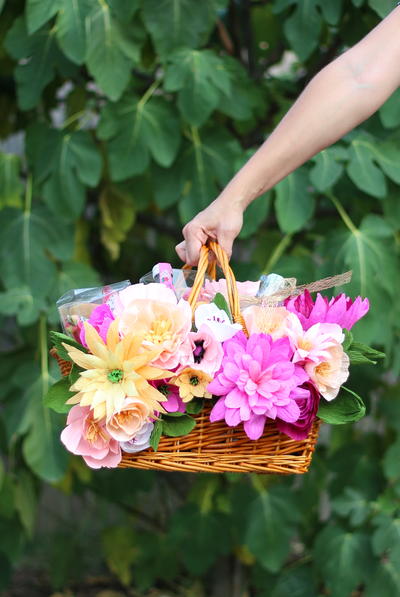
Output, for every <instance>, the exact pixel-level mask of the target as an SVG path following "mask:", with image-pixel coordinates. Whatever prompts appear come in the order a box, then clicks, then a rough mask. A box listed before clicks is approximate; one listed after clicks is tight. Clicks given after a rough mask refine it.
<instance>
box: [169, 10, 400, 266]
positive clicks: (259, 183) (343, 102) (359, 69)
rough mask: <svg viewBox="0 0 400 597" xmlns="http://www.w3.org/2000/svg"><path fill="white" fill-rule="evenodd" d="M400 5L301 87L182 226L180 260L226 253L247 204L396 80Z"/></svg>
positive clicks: (368, 110)
mask: <svg viewBox="0 0 400 597" xmlns="http://www.w3.org/2000/svg"><path fill="white" fill-rule="evenodd" d="M399 27H400V7H397V8H395V9H394V10H393V11H392V12H391V13H390V15H389V16H387V17H386V19H384V20H383V21H382V22H381V23H380V24H379V25H378V26H377V27H375V29H373V30H372V31H371V32H370V33H369V34H368V35H367V36H366V37H365V38H364V39H362V40H361V41H360V42H359V43H358V44H356V45H355V46H354V47H353V48H350V49H349V50H347V51H346V52H344V53H343V54H341V55H340V56H339V57H338V58H336V60H334V61H333V62H331V63H330V64H328V65H327V66H326V67H325V68H323V69H322V71H320V72H319V73H318V74H317V75H316V76H315V77H314V78H313V79H312V80H311V81H310V83H309V84H308V85H307V87H306V88H305V90H304V91H303V93H302V94H301V95H300V97H299V98H298V99H297V100H296V102H295V103H294V105H293V106H292V108H291V109H290V110H289V112H288V113H287V114H286V116H285V117H284V118H283V119H282V120H281V122H280V123H279V124H278V126H277V127H276V129H275V130H274V131H273V132H272V134H271V135H270V136H269V137H268V138H267V140H266V141H265V142H264V144H263V145H262V146H261V147H260V148H259V149H258V151H257V152H256V153H255V154H254V155H253V156H252V157H251V158H250V160H249V161H248V162H247V163H246V164H245V165H244V166H243V167H242V169H241V170H240V171H239V172H238V173H237V174H236V176H235V177H234V178H233V179H232V180H231V181H230V182H229V184H228V185H227V186H226V187H225V189H224V190H223V191H222V193H221V194H220V195H219V197H218V198H217V199H215V201H213V203H211V205H210V206H209V207H207V208H206V209H204V210H203V211H201V212H200V213H199V214H198V215H197V216H195V218H193V220H191V221H190V222H189V223H188V224H186V226H185V227H184V229H183V237H184V239H185V240H184V242H182V243H180V244H179V245H178V246H177V247H176V250H177V253H178V255H179V257H180V258H181V259H182V261H184V262H185V263H187V264H189V265H197V262H198V259H199V254H200V248H201V246H202V245H203V244H205V243H206V242H207V240H208V239H212V240H217V241H218V243H219V244H220V246H221V247H222V248H223V249H225V251H226V253H227V254H228V257H230V256H231V253H232V244H233V241H234V239H235V238H236V236H237V235H238V234H239V232H240V229H241V227H242V223H243V212H244V210H245V208H246V207H247V206H248V205H249V204H250V203H251V202H252V201H253V200H254V199H255V198H256V197H258V196H259V195H261V194H262V193H264V192H265V191H267V190H268V189H270V188H272V187H273V186H274V185H276V184H277V183H278V182H279V181H280V180H282V179H283V178H284V177H285V176H287V175H288V174H290V172H293V170H295V169H296V168H298V167H299V166H300V165H301V164H304V162H306V161H307V160H308V159H310V158H311V157H312V156H313V155H315V154H316V153H318V152H319V151H321V150H322V149H324V148H325V147H328V146H329V145H332V143H335V142H336V141H337V140H338V139H340V138H341V137H342V136H343V135H345V134H346V133H348V132H349V131H350V130H352V129H353V128H354V127H355V126H357V125H358V124H360V123H361V122H363V121H364V120H366V119H367V118H368V117H369V116H371V115H372V114H373V113H374V112H375V111H376V110H378V108H380V106H381V105H382V104H383V103H384V102H385V101H386V100H387V98H388V97H389V96H390V95H391V94H392V93H393V92H394V91H395V90H396V89H397V87H398V86H399V85H400V68H399V64H400V35H399Z"/></svg>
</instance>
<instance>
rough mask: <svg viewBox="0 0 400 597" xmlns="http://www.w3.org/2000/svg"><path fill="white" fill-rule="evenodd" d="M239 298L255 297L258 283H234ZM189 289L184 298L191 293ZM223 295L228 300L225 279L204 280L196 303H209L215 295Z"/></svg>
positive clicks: (248, 281)
mask: <svg viewBox="0 0 400 597" xmlns="http://www.w3.org/2000/svg"><path fill="white" fill-rule="evenodd" d="M236 284H237V287H238V291H239V296H252V297H253V296H255V295H256V294H257V291H258V288H259V286H260V282H251V281H250V280H247V281H246V282H236ZM191 290H192V289H191V288H189V289H188V290H187V291H186V293H185V294H184V298H186V299H187V297H188V296H189V294H190V292H191ZM218 293H220V294H223V295H224V297H225V299H226V300H228V291H227V288H226V280H225V278H220V279H219V280H206V281H205V282H204V288H202V289H201V292H200V294H199V298H198V301H199V302H205V303H210V302H211V301H212V300H213V298H214V296H215V295H216V294H218Z"/></svg>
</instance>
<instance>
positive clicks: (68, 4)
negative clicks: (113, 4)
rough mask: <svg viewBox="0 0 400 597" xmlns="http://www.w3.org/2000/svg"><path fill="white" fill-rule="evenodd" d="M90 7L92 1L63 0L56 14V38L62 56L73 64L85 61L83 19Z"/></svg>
mask: <svg viewBox="0 0 400 597" xmlns="http://www.w3.org/2000/svg"><path fill="white" fill-rule="evenodd" d="M92 6H93V2H92V0H79V2H77V1H76V0H64V1H63V2H62V5H61V8H60V11H59V13H58V17H57V21H56V38H57V41H58V43H59V46H60V48H61V49H62V51H63V52H64V54H65V55H66V56H67V57H68V58H69V59H70V60H72V62H75V64H82V63H83V62H84V60H85V56H86V29H85V19H86V17H87V16H88V14H89V13H90V10H91V8H92Z"/></svg>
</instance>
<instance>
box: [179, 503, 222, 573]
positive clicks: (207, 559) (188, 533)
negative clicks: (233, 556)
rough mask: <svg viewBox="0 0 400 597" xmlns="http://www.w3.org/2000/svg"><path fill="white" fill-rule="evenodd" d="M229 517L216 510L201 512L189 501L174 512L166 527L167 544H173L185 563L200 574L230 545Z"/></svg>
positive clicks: (189, 568)
mask: <svg viewBox="0 0 400 597" xmlns="http://www.w3.org/2000/svg"><path fill="white" fill-rule="evenodd" d="M229 522H230V521H229V519H228V518H227V517H226V516H224V515H222V514H221V513H218V512H201V511H199V510H198V509H197V508H196V507H195V506H194V505H193V504H186V505H185V506H183V507H182V508H180V509H179V510H178V511H176V512H175V513H174V515H173V518H172V520H171V524H170V529H169V536H168V539H169V544H170V545H174V546H176V547H175V549H178V550H179V552H178V553H180V557H181V559H182V561H183V562H184V564H185V566H186V567H187V569H188V570H189V572H191V573H192V574H194V575H201V574H203V573H204V572H205V571H206V570H207V569H208V568H209V567H210V566H211V565H212V564H213V563H214V562H216V561H217V558H219V557H220V556H221V555H224V554H227V553H228V551H229V547H230V536H229V530H230V526H229Z"/></svg>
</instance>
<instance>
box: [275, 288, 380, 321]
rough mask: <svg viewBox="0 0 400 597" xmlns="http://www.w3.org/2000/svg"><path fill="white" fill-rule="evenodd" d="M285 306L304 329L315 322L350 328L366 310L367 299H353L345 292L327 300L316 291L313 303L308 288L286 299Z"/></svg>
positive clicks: (367, 305)
mask: <svg viewBox="0 0 400 597" xmlns="http://www.w3.org/2000/svg"><path fill="white" fill-rule="evenodd" d="M285 307H286V309H287V310H288V311H292V313H295V314H296V315H297V317H298V318H299V319H300V321H301V325H302V326H303V329H305V330H308V328H310V327H311V326H312V325H314V324H315V323H337V324H339V325H340V327H342V328H346V329H347V330H350V329H351V328H352V327H353V325H354V324H355V323H356V322H357V321H358V320H359V319H361V317H364V315H365V314H366V313H367V312H368V309H369V301H368V299H362V298H361V297H360V296H358V297H357V298H356V299H355V300H354V301H353V300H352V299H351V298H349V297H348V296H346V295H345V294H339V295H338V296H335V297H333V298H331V299H330V300H329V299H328V298H327V297H326V296H322V295H321V294H320V293H318V294H317V298H316V299H315V303H314V301H313V300H312V298H311V295H310V293H309V292H308V290H305V291H304V292H303V293H302V294H300V295H299V296H296V297H292V298H289V299H287V300H286V301H285Z"/></svg>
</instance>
